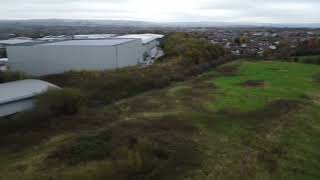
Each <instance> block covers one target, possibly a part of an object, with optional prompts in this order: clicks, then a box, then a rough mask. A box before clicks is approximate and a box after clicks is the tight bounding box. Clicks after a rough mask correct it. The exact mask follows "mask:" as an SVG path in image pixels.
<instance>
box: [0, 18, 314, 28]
mask: <svg viewBox="0 0 320 180" xmlns="http://www.w3.org/2000/svg"><path fill="white" fill-rule="evenodd" d="M17 26H21V27H29V26H42V27H52V26H69V27H80V26H89V27H99V26H119V27H121V26H126V27H128V26H130V27H157V26H162V27H275V28H320V23H314V24H312V23H309V24H308V23H305V24H293V23H291V24H290V23H287V24H276V23H230V22H205V21H203V22H163V23H158V22H148V21H130V20H73V19H30V20H0V28H1V27H2V28H3V27H6V28H8V27H9V28H10V27H17Z"/></svg>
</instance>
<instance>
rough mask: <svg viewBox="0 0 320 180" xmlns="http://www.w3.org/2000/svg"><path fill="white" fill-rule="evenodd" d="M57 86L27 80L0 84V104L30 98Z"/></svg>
mask: <svg viewBox="0 0 320 180" xmlns="http://www.w3.org/2000/svg"><path fill="white" fill-rule="evenodd" d="M49 88H58V87H57V86H55V85H53V84H50V83H48V82H45V81H41V80H34V79H27V80H21V81H13V82H8V83H3V84H0V104H6V103H9V102H14V101H19V100H23V99H27V98H32V97H34V96H36V95H39V94H41V93H43V92H45V91H46V90H48V89H49Z"/></svg>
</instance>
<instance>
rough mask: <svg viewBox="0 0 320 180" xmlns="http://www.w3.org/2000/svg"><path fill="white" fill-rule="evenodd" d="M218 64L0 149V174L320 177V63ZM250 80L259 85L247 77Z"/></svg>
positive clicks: (195, 179)
mask: <svg viewBox="0 0 320 180" xmlns="http://www.w3.org/2000/svg"><path fill="white" fill-rule="evenodd" d="M224 66H227V67H228V66H233V67H236V68H231V69H232V70H233V71H234V72H232V73H230V72H229V73H227V72H223V71H222V70H212V71H210V72H208V73H205V74H203V75H201V76H199V77H196V78H194V79H192V80H190V81H187V82H181V83H176V84H174V85H172V86H170V87H168V88H165V89H162V90H154V91H149V92H147V93H143V94H140V95H138V96H136V97H132V98H129V99H124V100H121V101H118V102H117V103H115V104H111V105H108V106H105V107H103V108H99V109H96V110H95V111H93V112H81V115H78V116H77V118H78V119H77V120H78V123H72V121H65V122H64V123H65V124H63V123H62V124H60V125H58V127H57V128H56V129H44V130H43V131H46V132H47V131H48V133H49V132H50V131H54V132H55V133H52V134H51V135H50V134H49V135H48V136H49V137H48V138H46V139H45V140H44V141H43V142H40V143H38V144H36V145H30V146H26V147H25V148H22V149H21V150H20V151H10V148H8V149H6V148H2V149H1V150H2V151H0V152H1V153H0V160H1V161H0V180H2V179H13V180H14V179H41V180H42V179H62V180H68V179H120V180H121V179H187V180H211V179H222V180H224V179H226V180H229V179H259V180H260V179H261V180H265V179H267V180H269V179H272V180H273V179H276V180H277V179H279V180H282V179H283V180H284V179H296V180H299V179H314V180H316V179H319V178H320V172H319V171H318V170H319V169H320V151H319V149H320V111H319V108H320V83H319V81H318V78H317V77H318V76H319V74H320V66H317V65H308V64H298V63H284V62H272V61H261V62H257V61H245V60H241V61H236V62H232V63H229V64H226V65H224ZM222 69H223V68H222ZM225 69H228V68H225ZM229 69H230V68H229ZM252 80H259V82H263V85H259V86H253V87H251V86H244V85H243V83H245V82H247V81H252ZM66 119H68V118H66ZM73 119H76V118H73ZM75 122H77V121H75ZM70 124H72V125H70ZM57 129H58V130H57ZM61 129H62V130H61ZM41 130H42V129H40V130H38V131H39V132H38V133H41ZM34 133H35V132H34ZM21 135H24V136H28V134H21ZM26 139H27V138H26ZM135 141H137V142H135ZM17 142H19V141H17ZM128 142H129V143H128ZM12 143H15V142H12ZM99 144H100V145H101V146H100V145H99ZM130 144H131V145H130ZM50 157H51V158H50ZM52 157H53V158H52ZM70 162H72V163H70ZM119 164H120V165H119ZM149 167H152V168H151V169H150V168H149Z"/></svg>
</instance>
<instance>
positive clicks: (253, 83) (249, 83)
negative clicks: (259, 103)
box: [241, 80, 265, 88]
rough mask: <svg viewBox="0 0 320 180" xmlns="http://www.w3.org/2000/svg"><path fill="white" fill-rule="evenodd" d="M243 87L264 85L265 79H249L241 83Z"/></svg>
mask: <svg viewBox="0 0 320 180" xmlns="http://www.w3.org/2000/svg"><path fill="white" fill-rule="evenodd" d="M241 85H242V86H243V87H247V88H254V87H264V86H265V83H264V81H263V80H248V81H246V82H244V83H241Z"/></svg>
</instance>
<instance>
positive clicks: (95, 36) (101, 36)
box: [73, 34, 116, 39]
mask: <svg viewBox="0 0 320 180" xmlns="http://www.w3.org/2000/svg"><path fill="white" fill-rule="evenodd" d="M114 36H116V34H78V35H74V36H73V38H74V39H105V38H110V37H114Z"/></svg>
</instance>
